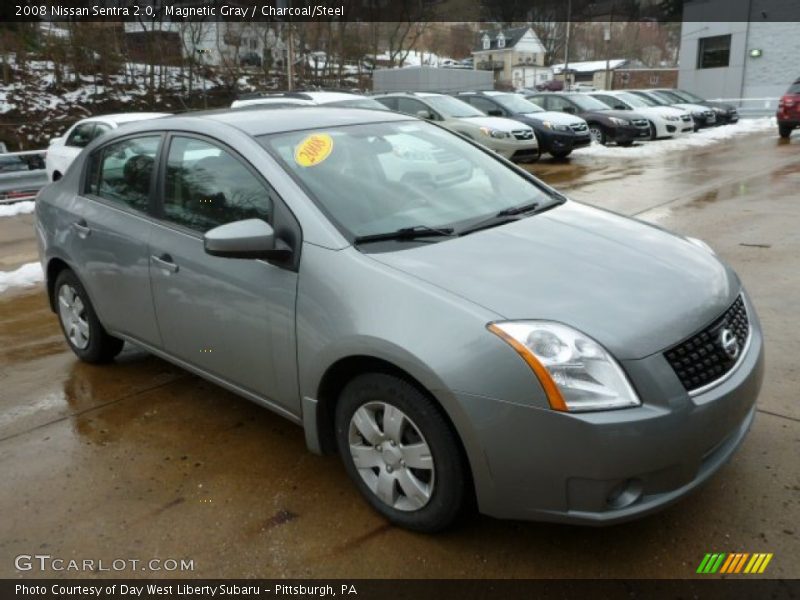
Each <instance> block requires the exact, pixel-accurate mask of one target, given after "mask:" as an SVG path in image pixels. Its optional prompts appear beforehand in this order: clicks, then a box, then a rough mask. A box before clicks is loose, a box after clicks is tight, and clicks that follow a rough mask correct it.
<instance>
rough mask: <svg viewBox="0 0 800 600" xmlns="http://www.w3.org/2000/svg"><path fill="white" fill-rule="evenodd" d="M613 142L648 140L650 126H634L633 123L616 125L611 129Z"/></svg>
mask: <svg viewBox="0 0 800 600" xmlns="http://www.w3.org/2000/svg"><path fill="white" fill-rule="evenodd" d="M611 134H612V135H613V136H614V137H613V139H614V141H615V142H617V143H620V142H622V143H623V144H625V143H627V142H635V141H636V140H649V139H650V127H649V126H647V127H635V126H633V125H618V126H616V127H614V128H613V129H612V130H611Z"/></svg>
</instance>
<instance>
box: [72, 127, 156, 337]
mask: <svg viewBox="0 0 800 600" xmlns="http://www.w3.org/2000/svg"><path fill="white" fill-rule="evenodd" d="M162 138H163V135H162V134H161V133H158V132H155V133H147V134H140V135H135V136H130V137H126V138H122V139H119V140H116V141H114V142H112V143H110V144H106V145H105V146H101V147H100V148H98V149H96V150H94V151H93V152H92V155H91V156H90V157H89V160H88V161H87V163H86V165H87V167H86V169H85V173H83V174H82V177H83V181H82V186H83V187H82V193H81V194H80V195H78V196H77V197H76V198H75V201H74V202H73V203H71V204H70V205H69V206H67V207H65V209H66V210H67V211H68V213H67V214H68V221H67V223H66V232H65V235H66V236H67V247H68V249H69V254H70V257H71V259H72V262H73V266H74V268H75V269H76V270H77V273H78V277H79V278H80V279H81V281H82V282H83V284H84V286H85V287H86V288H87V290H88V292H89V296H90V297H91V299H92V304H93V305H94V307H95V309H96V310H97V312H98V314H99V315H100V320H101V322H102V323H103V325H104V326H105V327H106V328H107V329H109V330H111V331H112V332H116V333H121V334H125V335H128V336H130V337H133V338H135V339H137V340H140V341H143V342H145V343H147V344H151V345H155V346H158V345H160V337H159V333H158V327H157V325H156V319H155V313H154V311H153V299H152V294H151V291H150V276H149V256H150V255H149V252H148V242H149V239H150V235H151V233H152V231H153V224H152V221H151V218H150V207H151V198H152V194H153V191H154V189H155V188H154V185H155V174H156V168H155V165H156V160H157V157H158V153H159V151H160V147H161V141H162Z"/></svg>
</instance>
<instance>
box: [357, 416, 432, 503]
mask: <svg viewBox="0 0 800 600" xmlns="http://www.w3.org/2000/svg"><path fill="white" fill-rule="evenodd" d="M348 443H349V447H350V456H351V457H352V459H353V464H354V465H355V467H356V469H357V471H358V474H359V475H360V476H361V478H362V479H363V481H364V483H365V484H366V485H367V487H368V488H369V489H370V491H372V493H373V494H375V496H376V497H377V498H378V499H380V501H381V502H383V503H384V504H386V505H387V506H390V507H392V508H394V509H396V510H402V511H415V510H419V509H421V508H422V507H424V506H425V505H426V504H428V502H429V501H430V499H431V494H432V493H433V487H434V483H435V474H436V471H435V468H434V464H433V455H432V454H431V449H430V446H429V445H428V442H427V440H426V439H425V437H424V436H423V435H422V433H421V431H420V429H419V427H417V425H416V424H415V423H414V421H412V420H411V418H410V417H409V416H408V415H406V414H405V413H404V412H403V411H401V410H400V409H399V408H397V407H396V406H393V405H391V404H388V403H386V402H368V403H366V404H364V405H362V406H360V407H359V408H358V409H357V410H356V411H355V413H353V416H352V417H351V419H350V427H349V431H348Z"/></svg>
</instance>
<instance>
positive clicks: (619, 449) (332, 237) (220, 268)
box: [36, 107, 763, 531]
mask: <svg viewBox="0 0 800 600" xmlns="http://www.w3.org/2000/svg"><path fill="white" fill-rule="evenodd" d="M447 161H461V162H462V163H463V164H464V167H463V171H464V173H463V175H462V176H461V177H458V178H441V177H437V175H440V171H439V170H437V168H436V165H437V164H440V163H442V162H447ZM398 165H399V166H398ZM36 217H37V220H36V228H37V232H38V240H39V245H40V252H41V260H42V263H43V266H44V269H45V273H46V276H47V279H46V281H47V293H48V294H49V298H50V303H51V306H52V308H53V310H54V311H55V312H56V314H57V315H58V318H59V320H60V323H61V326H62V328H63V330H64V334H65V336H66V339H67V342H68V343H69V345H70V347H71V348H72V350H73V351H74V352H75V353H76V354H77V355H78V356H79V357H80V358H81V359H83V360H86V361H89V362H107V361H110V360H112V359H113V358H114V357H115V356H116V355H117V353H119V351H120V350H121V348H122V346H123V343H124V342H125V341H127V342H132V343H134V344H136V345H138V346H141V347H143V348H146V349H148V350H149V351H151V352H152V353H153V354H156V355H158V356H160V357H163V358H164V359H166V360H169V361H172V362H173V363H175V364H177V365H180V366H182V367H184V368H186V369H188V370H190V371H193V372H195V373H197V374H199V375H201V376H202V377H205V378H207V379H209V380H210V381H213V382H215V383H217V384H219V385H221V386H223V387H225V388H228V389H230V390H233V391H234V392H236V393H238V394H240V395H242V396H244V397H246V398H248V399H250V400H252V401H254V402H256V403H258V404H261V405H263V406H265V407H267V408H269V409H271V410H274V411H275V412H277V413H279V414H281V415H283V416H285V417H286V418H288V419H290V420H291V421H294V422H295V423H297V424H298V425H301V426H302V427H303V428H304V430H305V436H306V441H307V444H308V447H309V448H310V449H311V450H312V451H314V452H326V453H327V452H338V453H339V454H340V455H341V458H342V460H343V461H344V464H345V467H346V470H347V472H348V474H349V476H350V477H351V478H352V479H353V481H354V482H355V485H356V486H357V487H358V489H359V490H360V491H361V493H362V494H363V495H364V496H365V498H366V499H367V501H368V502H369V503H370V504H371V505H372V506H373V507H374V508H375V509H376V510H377V511H379V512H380V513H381V514H383V515H384V516H385V517H386V518H388V519H389V520H390V521H392V522H393V523H396V524H399V525H402V526H404V527H408V528H411V529H416V530H421V531H435V530H438V529H441V528H443V527H445V526H447V525H448V524H450V523H451V522H453V520H454V519H455V518H456V517H457V516H458V515H459V514H460V513H461V512H462V510H463V509H464V508H465V507H468V506H470V505H471V504H472V502H471V500H472V499H475V500H476V501H477V506H478V508H479V509H480V510H481V511H482V512H484V513H486V514H489V515H493V516H496V517H504V518H522V519H538V520H548V521H562V522H574V523H595V524H597V523H615V522H619V521H624V520H627V519H631V518H634V517H637V516H640V515H644V514H647V513H650V512H652V511H654V510H656V509H659V508H661V507H663V506H665V505H667V504H669V503H671V502H673V501H675V500H677V499H678V498H680V497H682V496H684V495H686V494H687V493H688V492H690V491H691V490H693V489H694V488H696V487H697V486H698V485H700V484H701V483H702V482H703V481H705V480H706V479H708V478H709V477H710V476H711V475H712V474H713V473H714V472H715V471H717V469H719V467H720V466H721V465H722V464H723V463H724V462H725V461H726V460H727V459H728V458H729V457H730V456H731V454H732V453H733V452H734V450H735V449H736V447H737V446H738V445H739V444H740V442H741V441H742V439H743V438H744V436H745V434H746V432H747V430H748V428H749V426H750V424H751V423H752V421H753V417H754V415H755V401H756V396H757V395H758V392H759V388H760V385H761V379H762V372H763V349H762V334H761V329H760V326H759V322H758V318H757V316H756V313H755V310H754V309H753V306H752V303H751V301H750V299H749V298H748V296H747V294H746V292H745V291H744V289H743V287H742V284H741V282H740V281H739V279H738V277H737V276H736V274H735V273H734V272H733V271H732V270H731V269H730V268H729V267H728V266H727V265H726V264H725V263H723V262H722V261H721V260H720V259H719V258H718V257H717V256H716V255H715V254H714V252H713V251H712V250H711V249H710V248H709V247H708V246H706V245H705V244H704V243H703V242H700V241H699V240H694V239H691V238H684V237H680V236H676V235H673V234H671V233H668V232H666V231H664V230H662V229H659V228H657V227H653V226H651V225H647V224H644V223H641V222H639V221H636V220H632V219H628V218H625V217H622V216H619V215H616V214H613V213H610V212H607V211H604V210H599V209H596V208H591V207H589V206H586V205H584V204H580V203H578V202H574V201H571V200H568V199H566V198H565V197H564V196H562V195H561V194H559V193H558V192H556V191H555V190H553V189H552V188H550V187H548V186H547V185H545V184H543V183H542V182H541V181H539V180H538V179H536V178H535V177H533V176H532V175H531V174H529V173H527V172H526V171H524V170H522V169H519V168H517V167H515V166H514V165H512V164H511V163H509V162H508V161H506V160H504V159H503V158H501V157H499V156H498V155H497V154H496V153H494V152H492V151H489V150H487V149H485V148H483V147H482V146H480V145H478V144H476V143H474V142H471V141H469V140H467V139H464V138H463V137H461V136H458V135H454V134H452V133H450V132H448V131H446V130H444V129H442V128H441V127H439V126H437V125H435V124H433V123H429V122H426V121H423V120H419V119H416V118H414V117H409V116H405V115H401V114H396V113H382V112H379V111H365V110H361V109H334V108H323V107H300V108H290V109H271V110H270V109H265V110H259V109H254V110H247V111H241V110H239V111H236V110H232V111H216V112H210V113H198V114H195V115H192V114H187V115H181V116H173V117H166V118H163V119H158V120H151V121H143V122H141V123H138V124H132V125H130V126H128V127H126V128H125V129H124V130H123V129H120V130H117V131H112V132H109V133H107V134H106V135H105V136H103V137H102V138H99V139H97V140H95V141H94V142H92V143H91V144H90V145H89V146H88V147H87V148H86V151H85V152H83V153H82V154H81V155H80V156H79V157H78V158H77V159H76V163H75V165H74V166H73V168H71V169H70V170H69V171H68V172H67V173H66V175H65V176H64V177H63V178H62V179H61V180H59V181H58V182H56V183H55V184H53V185H51V186H48V187H47V188H45V189H44V190H43V191H42V192H41V194H40V195H39V198H38V201H37V203H36Z"/></svg>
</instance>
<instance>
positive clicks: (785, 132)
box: [778, 125, 794, 139]
mask: <svg viewBox="0 0 800 600" xmlns="http://www.w3.org/2000/svg"><path fill="white" fill-rule="evenodd" d="M792 129H794V127H792V126H791V125H778V134H779V135H780V136H781V137H782V138H784V139H786V138H788V137H789V136H790V135H792Z"/></svg>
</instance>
